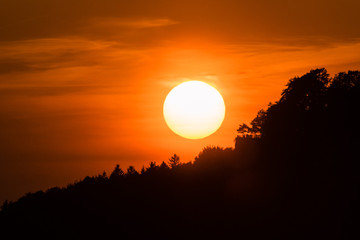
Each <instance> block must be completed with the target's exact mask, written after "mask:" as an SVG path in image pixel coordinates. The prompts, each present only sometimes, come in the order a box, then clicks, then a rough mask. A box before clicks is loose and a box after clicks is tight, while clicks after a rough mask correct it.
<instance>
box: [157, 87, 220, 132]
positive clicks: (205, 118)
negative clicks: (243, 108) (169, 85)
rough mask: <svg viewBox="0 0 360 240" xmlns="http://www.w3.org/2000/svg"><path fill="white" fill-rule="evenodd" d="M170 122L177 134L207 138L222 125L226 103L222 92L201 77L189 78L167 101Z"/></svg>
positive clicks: (167, 113) (168, 120) (170, 126)
mask: <svg viewBox="0 0 360 240" xmlns="http://www.w3.org/2000/svg"><path fill="white" fill-rule="evenodd" d="M164 117H165V121H166V124H167V125H168V126H169V128H170V129H171V130H172V131H173V132H175V133H176V134H178V135H180V136H182V137H184V138H190V139H199V138H204V137H207V136H209V135H211V134H212V133H214V132H215V131H216V130H218V128H219V127H220V126H221V123H222V122H223V120H224V117H225V104H224V100H223V98H222V96H221V95H220V93H219V92H218V91H217V90H216V89H215V88H213V87H212V86H210V85H208V84H206V83H204V82H201V81H188V82H184V83H181V84H180V85H178V86H176V87H175V88H173V89H172V90H171V91H170V93H169V94H168V95H167V97H166V99H165V102H164Z"/></svg>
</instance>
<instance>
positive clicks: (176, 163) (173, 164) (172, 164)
mask: <svg viewBox="0 0 360 240" xmlns="http://www.w3.org/2000/svg"><path fill="white" fill-rule="evenodd" d="M168 162H169V166H170V167H171V168H174V167H176V166H179V165H180V157H179V156H178V155H176V154H174V155H173V156H171V157H170V158H169V161H168Z"/></svg>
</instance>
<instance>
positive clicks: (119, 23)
mask: <svg viewBox="0 0 360 240" xmlns="http://www.w3.org/2000/svg"><path fill="white" fill-rule="evenodd" d="M175 24H179V22H178V21H174V20H172V19H169V18H140V19H123V18H94V19H91V20H89V27H106V28H115V29H118V28H134V29H145V28H159V27H167V26H171V25H175Z"/></svg>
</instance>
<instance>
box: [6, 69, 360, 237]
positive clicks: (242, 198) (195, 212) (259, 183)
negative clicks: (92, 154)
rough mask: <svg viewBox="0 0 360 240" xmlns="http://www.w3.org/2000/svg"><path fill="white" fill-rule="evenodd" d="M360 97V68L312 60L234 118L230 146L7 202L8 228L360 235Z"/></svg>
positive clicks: (98, 233) (117, 233) (74, 233)
mask: <svg viewBox="0 0 360 240" xmlns="http://www.w3.org/2000/svg"><path fill="white" fill-rule="evenodd" d="M359 104H360V72H358V71H349V72H347V73H339V74H337V75H335V76H334V77H333V78H331V77H330V76H329V75H328V74H327V71H326V70H325V69H315V70H311V71H310V72H309V73H306V74H305V75H303V76H301V77H295V78H292V79H290V81H289V82H288V84H287V85H286V88H285V89H284V90H283V92H282V94H281V97H280V99H279V100H278V101H277V102H275V103H272V104H269V107H268V108H267V109H263V110H260V111H259V113H258V114H257V116H256V117H255V118H254V120H253V121H252V122H251V123H250V124H241V125H240V126H239V128H238V133H239V135H238V136H237V137H236V139H235V148H225V149H224V148H220V147H216V146H213V147H211V146H210V147H205V148H204V149H203V150H202V151H201V152H200V153H199V155H198V156H197V157H196V158H195V160H194V162H191V163H181V161H180V158H179V156H178V155H176V154H174V155H173V156H171V157H170V158H169V159H168V161H167V163H166V162H162V163H161V164H157V163H155V162H151V163H150V164H149V166H144V167H143V168H142V169H141V170H140V172H138V171H137V170H136V169H135V168H134V167H132V166H130V167H128V168H127V170H126V171H123V170H122V169H121V168H120V166H119V165H117V166H116V167H115V168H114V170H113V172H112V173H111V174H110V175H109V176H107V174H106V173H103V174H101V175H98V176H94V177H86V178H84V179H83V180H82V181H80V182H76V183H74V184H70V185H68V186H67V187H66V188H57V187H55V188H52V189H49V190H47V191H45V192H43V191H39V192H36V193H29V194H27V195H25V196H23V197H22V198H20V199H19V200H18V201H16V202H7V201H6V202H5V203H4V204H3V206H2V211H1V212H0V226H1V230H2V231H1V232H0V234H1V235H2V236H1V237H2V238H5V236H12V238H13V239H17V238H20V237H26V238H30V237H34V238H35V239H107V238H110V239H114V238H116V239H292V240H294V239H360V234H359V226H360V225H359V224H360V221H359V216H360V211H359V203H360V198H359V186H360V185H359V183H360V182H359V177H360V174H359V168H360V165H359V159H360V157H359V150H358V146H359V144H360V141H359V136H360V125H359V123H360V117H359V116H360V115H359V113H358V112H357V111H358V109H359ZM6 234H10V235H6ZM7 238H8V237H7ZM8 239H10V238H8Z"/></svg>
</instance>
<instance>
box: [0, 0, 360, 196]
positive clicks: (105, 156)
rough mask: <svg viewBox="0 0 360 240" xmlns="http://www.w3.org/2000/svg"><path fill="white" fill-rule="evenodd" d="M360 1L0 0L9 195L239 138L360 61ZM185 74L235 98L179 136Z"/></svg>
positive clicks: (0, 169)
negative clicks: (175, 127)
mask: <svg viewBox="0 0 360 240" xmlns="http://www.w3.org/2000/svg"><path fill="white" fill-rule="evenodd" d="M359 9H360V2H359V1H357V0H341V1H340V0H301V1H299V0H292V1H285V0H280V1H267V0H260V1H241V0H236V1H235V0H222V1H211V0H206V1H196V0H191V1H189V0H174V1H160V0H152V1H147V0H132V1H119V0H0V201H3V200H5V199H11V200H14V199H16V198H18V197H19V196H21V195H22V194H24V193H26V192H29V191H36V190H39V189H43V190H45V189H47V188H48V187H52V186H56V185H58V186H65V185H66V184H68V183H71V182H74V181H75V180H80V179H81V178H83V177H85V176H86V175H95V174H99V173H102V171H104V170H106V171H107V172H108V173H109V172H110V171H111V170H112V169H113V167H114V166H115V164H117V163H119V164H120V166H122V167H123V168H124V169H125V168H127V167H128V166H129V165H134V166H135V167H136V168H137V169H138V170H139V169H140V168H141V166H142V165H148V163H149V162H150V161H156V162H157V163H161V162H162V161H166V160H167V159H168V158H169V157H170V156H171V155H173V154H174V153H176V154H178V155H180V159H181V160H182V161H183V162H187V161H191V160H193V159H194V157H195V156H196V155H197V154H198V153H199V152H200V151H201V150H202V148H203V147H205V146H208V145H218V146H222V147H233V144H234V138H235V137H236V129H237V127H238V125H239V124H240V123H243V122H245V123H248V122H249V121H251V119H252V118H254V117H255V116H256V113H257V111H258V110H260V109H261V108H266V107H267V105H268V103H269V102H271V101H276V100H277V99H278V98H279V96H280V93H281V91H282V89H283V88H284V85H285V84H286V82H287V81H288V80H289V78H292V77H294V76H299V75H302V74H304V73H306V72H308V71H309V70H310V69H312V68H317V67H326V68H327V69H328V71H329V73H330V74H331V75H333V74H335V73H337V72H340V71H347V70H358V69H359V68H360V27H359V24H360V14H359V13H358V11H359ZM186 80H202V81H205V82H207V83H209V84H211V85H213V86H215V87H216V88H217V89H218V90H219V92H220V93H221V94H222V96H223V98H224V100H225V104H226V108H227V111H226V116H225V120H224V123H223V125H222V126H221V128H220V129H219V130H218V131H217V132H216V133H215V134H213V135H211V136H210V137H207V138H205V139H201V140H189V139H184V138H181V137H179V136H177V135H175V134H174V133H173V132H172V131H171V130H170V129H169V128H168V127H167V126H166V123H165V121H164V119H163V113H162V106H163V101H164V99H165V97H166V95H167V93H168V92H169V91H170V90H171V89H172V88H173V87H174V86H176V85H177V84H179V83H181V82H183V81H186Z"/></svg>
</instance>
